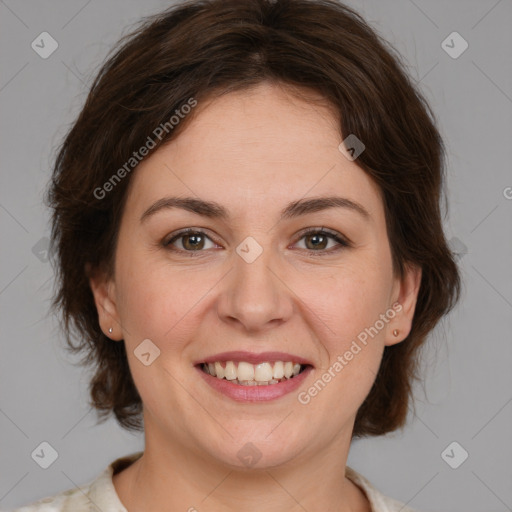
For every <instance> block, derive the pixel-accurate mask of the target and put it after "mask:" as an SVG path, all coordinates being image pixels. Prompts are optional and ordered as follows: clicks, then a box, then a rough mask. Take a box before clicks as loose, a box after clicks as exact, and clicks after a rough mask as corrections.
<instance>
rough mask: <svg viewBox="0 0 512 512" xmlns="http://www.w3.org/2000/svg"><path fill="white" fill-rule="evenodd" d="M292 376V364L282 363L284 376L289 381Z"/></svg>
mask: <svg viewBox="0 0 512 512" xmlns="http://www.w3.org/2000/svg"><path fill="white" fill-rule="evenodd" d="M292 375H293V363H290V362H289V361H287V362H286V363H284V376H285V377H286V378H287V379H289V378H290V377H291V376H292Z"/></svg>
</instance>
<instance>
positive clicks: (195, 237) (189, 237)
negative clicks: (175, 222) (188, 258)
mask: <svg viewBox="0 0 512 512" xmlns="http://www.w3.org/2000/svg"><path fill="white" fill-rule="evenodd" d="M208 241H209V242H210V244H211V245H210V246H208ZM163 245H164V246H165V247H167V248H168V249H170V250H175V251H183V252H202V251H203V250H205V249H211V248H213V247H214V246H215V244H214V243H213V242H212V240H211V239H210V237H208V236H207V235H206V234H205V233H204V232H202V231H198V230H193V229H189V230H186V231H181V232H180V233H177V234H176V235H174V236H173V237H172V238H170V239H169V240H167V241H166V242H164V244H163Z"/></svg>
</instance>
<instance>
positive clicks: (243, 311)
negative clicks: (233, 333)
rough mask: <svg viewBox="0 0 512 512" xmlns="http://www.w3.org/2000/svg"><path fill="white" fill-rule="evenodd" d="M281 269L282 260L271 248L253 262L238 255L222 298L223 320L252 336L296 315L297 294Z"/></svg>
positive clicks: (221, 315) (221, 310)
mask: <svg viewBox="0 0 512 512" xmlns="http://www.w3.org/2000/svg"><path fill="white" fill-rule="evenodd" d="M279 268H280V267H279V258H277V257H276V256H275V255H273V254H272V251H271V250H270V249H268V248H267V249H265V250H263V252H262V253H261V254H260V255H259V256H258V257H257V258H256V259H255V260H254V261H252V262H250V260H246V259H244V258H243V257H242V256H240V255H239V254H238V253H236V252H234V253H233V268H232V270H231V271H230V272H229V273H228V275H227V276H226V279H224V280H223V281H224V282H223V288H222V291H221V292H220V295H219V297H218V306H217V311H218V315H219V318H220V319H221V320H222V321H223V322H227V323H230V324H232V325H233V326H235V327H237V328H239V329H242V330H244V331H246V332H251V333H254V332H263V331H266V330H268V329H271V328H275V327H278V326H279V325H281V324H283V323H284V322H286V321H287V320H288V319H289V318H290V317H291V315H292V313H293V293H292V291H291V290H290V288H289V287H288V286H287V285H286V282H285V280H284V279H283V277H282V275H280V274H282V272H280V271H279Z"/></svg>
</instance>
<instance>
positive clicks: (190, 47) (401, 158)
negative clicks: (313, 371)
mask: <svg viewBox="0 0 512 512" xmlns="http://www.w3.org/2000/svg"><path fill="white" fill-rule="evenodd" d="M266 80H268V81H272V82H274V83H279V84H283V85H285V86H291V87H292V88H299V89H300V88H308V89H311V90H314V91H316V92H318V93H320V94H321V96H322V97H323V98H325V99H326V100H327V101H328V102H329V103H330V104H331V105H332V106H333V107H334V109H335V111H336V112H338V113H339V116H340V127H339V128H340V134H342V139H344V138H345V137H347V136H348V135H349V134H354V135H355V136H357V138H358V139H360V140H361V141H363V143H364V144H365V145H366V149H365V151H364V152H363V153H362V154H361V155H360V156H359V157H358V159H357V163H358V165H359V166H360V167H361V168H362V169H363V170H364V171H365V172H366V173H367V174H368V175H369V176H371V178H372V179H373V180H374V181H375V182H376V183H377V184H378V185H379V187H380V189H381V191H382V196H383V199H384V208H385V215H386V224H387V232H388V237H389V240H390V245H391V251H392V256H393V268H394V271H395V273H396V275H400V276H402V275H403V271H404V266H405V265H407V264H408V263H413V264H416V265H419V266H420V267H421V268H422V280H421V286H420V290H419V295H418V300H417V303H416V310H415V314H414V318H413V324H412V329H411V332H410V333H409V335H408V337H407V339H405V340H404V341H402V342H401V343H398V344H396V345H393V346H389V347H386V348H385V350H384V354H383V359H382V364H381V366H380V369H379V372H378V375H377V377H376V380H375V383H374V385H373V387H372V389H371V391H370V393H369V395H368V396H367V398H366V400H365V401H364V403H363V404H362V405H361V407H360V409H359V411H358V414H357V417H356V421H355V425H354V430H353V436H354V437H361V436H368V435H380V434H384V433H386V432H390V431H393V430H395V429H397V428H399V427H402V426H403V425H404V423H405V420H406V416H407V411H408V404H409V401H410V399H411V386H412V382H413V381H414V379H418V366H419V365H418V356H419V351H418V349H419V348H420V346H421V345H422V344H423V343H424V341H425V339H426V337H427V335H428V333H429V332H430V331H431V330H432V329H433V328H434V326H435V325H436V324H437V322H438V320H440V318H441V317H442V316H443V315H445V314H446V313H448V312H449V311H450V310H451V309H452V308H453V306H454V305H455V303H456V302H457V301H458V299H459V295H460V286H461V282H460V275H459V272H458V269H457V265H456V263H455V260H454V257H453V255H452V253H451V251H450V250H449V248H448V245H447V242H446V239H445V236H444V233H443V227H442V218H441V211H440V201H441V195H442V192H443V188H442V187H443V183H444V145H443V142H442V140H441V137H440V134H439V132H438V131H437V129H436V127H435V123H434V116H433V114H432V111H431V109H430V107H429V106H428V104H427V102H426V101H425V99H424V98H423V96H422V94H421V93H420V92H419V91H418V89H417V87H416V85H414V84H413V83H412V82H411V80H410V78H409V77H408V76H407V73H406V71H405V66H404V65H403V64H402V63H401V58H400V56H399V55H398V54H397V53H396V52H395V50H394V49H393V48H392V47H390V46H389V45H388V43H386V42H385V41H384V40H382V39H381V38H380V37H379V36H378V35H377V34H376V33H375V32H374V31H373V30H372V29H371V28H370V27H369V26H368V25H367V24H366V23H365V21H364V20H363V19H362V18H361V17H360V16H359V15H358V14H357V13H356V12H354V11H353V10H351V9H350V8H348V7H346V6H344V5H343V4H340V3H337V2H335V1H333V0H320V1H313V0H277V1H271V0H197V1H189V2H186V3H182V4H179V5H176V6H173V7H172V8H170V9H168V10H166V11H164V12H162V13H160V14H158V15H156V16H152V17H149V18H145V19H143V20H142V22H141V24H140V26H139V27H138V28H137V29H136V30H135V31H134V32H132V33H131V34H128V35H127V36H125V37H124V38H123V39H121V41H120V42H119V44H118V45H117V47H116V48H114V50H113V52H112V54H111V55H110V56H109V58H108V60H107V61H106V63H105V64H104V65H103V67H102V68H101V70H100V71H99V73H98V75H97V77H96V78H95V80H94V82H93V84H92V87H91V90H90V92H89V95H88V97H87V100H86V102H85V105H84V107H83V109H82V111H81V113H80V115H79V116H78V119H77V120H76V121H75V123H74V125H73V126H72V128H71V130H70V131H69V133H68V135H67V136H66V138H65V139H64V141H63V144H62V146H61V147H60V148H59V152H58V155H57V158H56V163H55V168H54V172H53V177H52V182H51V185H50V189H49V191H48V203H49V205H50V206H51V207H52V208H53V217H52V234H51V238H52V251H51V254H52V261H53V262H54V266H55V268H56V271H57V285H58V289H57V293H56V295H55V298H54V302H53V307H54V308H58V309H60V311H61V313H62V316H63V320H64V328H65V331H66V339H67V343H68V347H69V349H70V350H71V351H72V352H77V353H82V354H83V355H84V357H83V358H82V361H81V363H82V364H90V365H92V366H93V367H94V374H93V376H92V379H91V382H90V393H91V398H92V405H93V406H94V407H95V408H96V409H97V411H98V416H99V417H100V419H101V420H104V419H106V417H107V416H108V415H109V413H111V412H113V413H114V414H115V417H116V418H117V421H118V422H119V423H120V425H121V426H123V427H124V428H127V429H133V430H141V429H142V428H143V426H142V424H143V422H142V414H141V413H142V404H141V399H140V396H139V394H138V392H137V389H136V387H135V385H134V382H133V380H132V377H131V374H130V370H129V366H128V361H127V357H126V352H125V346H124V343H115V342H113V341H111V340H110V339H109V338H108V337H106V336H105V335H104V334H103V332H102V331H101V329H100V326H99V323H98V314H97V311H96V306H95V303H94V300H93V295H92V292H91V289H90V286H89V281H88V273H87V272H86V267H87V265H90V266H91V267H92V268H93V269H94V268H95V269H105V270H106V271H107V272H112V271H113V261H114V253H115V247H116V240H117V231H118V228H119V224H120V219H121V215H122V212H123V205H124V201H125V199H126V195H127V194H126V192H127V187H128V184H129V182H130V178H131V176H132V175H133V173H130V172H125V173H122V174H123V179H120V180H118V181H116V182H115V183H114V184H113V185H114V186H111V187H107V188H108V193H105V194H103V192H102V193H101V194H99V193H98V192H96V193H95V191H97V190H98V187H100V188H101V187H103V185H104V184H105V183H107V182H108V181H109V180H111V179H112V177H113V175H114V174H115V173H116V170H118V169H121V168H122V166H123V165H124V166H125V167H124V169H125V170H126V162H128V161H129V160H130V158H131V157H132V156H133V152H134V151H135V150H137V149H138V148H140V147H142V146H143V145H144V144H146V143H147V140H148V136H151V135H152V134H153V136H152V139H153V142H154V143H155V145H156V147H158V146H160V145H161V144H163V143H165V142H167V141H169V140H171V139H172V138H174V137H176V136H177V134H179V133H180V131H181V130H183V129H184V127H186V125H187V123H188V122H190V120H191V119H192V118H193V113H192V114H191V115H190V116H185V118H184V119H183V120H182V121H181V122H180V123H179V124H177V125H176V126H175V127H174V128H172V127H170V126H169V119H170V118H171V116H173V115H174V114H175V113H176V110H177V109H180V107H181V106H182V105H184V104H186V103H187V102H189V101H190V98H194V99H195V100H196V101H198V102H201V101H202V100H204V99H206V98H208V97H215V95H219V94H225V93H228V92H230V91H234V90H240V89H244V88H249V87H251V86H253V85H256V84H258V83H260V82H262V81H266ZM163 123H167V125H166V126H167V128H168V129H167V130H166V131H165V133H163V135H162V137H161V138H158V137H155V136H154V132H155V129H156V128H157V127H159V126H162V124H163ZM118 176H119V173H118ZM111 183H112V182H111ZM103 190H106V188H104V189H103ZM100 195H101V196H102V197H100V198H98V196H100ZM445 200H446V198H445ZM75 335H76V338H77V343H76V344H74V343H73V341H72V338H73V337H74V336H75Z"/></svg>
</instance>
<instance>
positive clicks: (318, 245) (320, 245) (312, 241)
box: [304, 233, 329, 250]
mask: <svg viewBox="0 0 512 512" xmlns="http://www.w3.org/2000/svg"><path fill="white" fill-rule="evenodd" d="M304 238H305V239H306V247H307V248H308V249H313V250H315V249H325V248H326V247H327V243H328V241H329V239H328V237H327V236H325V235H322V234H319V233H314V234H313V235H307V236H305V237H304Z"/></svg>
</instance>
